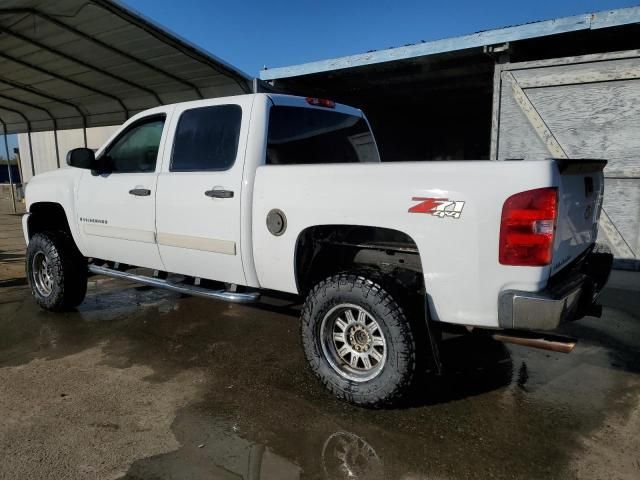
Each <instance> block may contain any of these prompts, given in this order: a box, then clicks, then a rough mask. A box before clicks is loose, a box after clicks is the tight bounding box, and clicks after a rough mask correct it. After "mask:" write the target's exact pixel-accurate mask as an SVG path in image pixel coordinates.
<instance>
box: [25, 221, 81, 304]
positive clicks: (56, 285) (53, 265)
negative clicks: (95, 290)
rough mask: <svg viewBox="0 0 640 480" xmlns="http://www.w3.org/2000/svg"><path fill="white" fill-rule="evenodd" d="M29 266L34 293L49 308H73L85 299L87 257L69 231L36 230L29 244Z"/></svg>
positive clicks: (30, 283)
mask: <svg viewBox="0 0 640 480" xmlns="http://www.w3.org/2000/svg"><path fill="white" fill-rule="evenodd" d="M26 269H27V278H28V279H29V285H30V286H31V293H32V294H33V296H34V298H35V299H36V302H38V305H40V306H41V307H42V308H44V309H45V310H51V311H56V312H57V311H64V310H69V309H71V308H73V307H76V306H78V305H79V304H80V303H82V300H84V297H85V295H86V293H87V261H86V259H85V258H84V257H83V256H82V255H81V254H80V252H79V251H78V249H77V248H76V246H75V244H74V243H73V240H72V239H71V238H70V237H69V236H68V235H67V234H65V233H62V232H44V233H36V234H35V235H34V236H33V237H32V238H31V240H30V241H29V246H28V247H27V258H26Z"/></svg>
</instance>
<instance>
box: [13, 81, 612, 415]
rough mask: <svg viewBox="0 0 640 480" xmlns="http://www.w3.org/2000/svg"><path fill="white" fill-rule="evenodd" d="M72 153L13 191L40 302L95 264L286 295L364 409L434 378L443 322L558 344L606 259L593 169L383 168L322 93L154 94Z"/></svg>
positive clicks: (71, 288) (238, 295) (145, 276)
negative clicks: (99, 142) (429, 375)
mask: <svg viewBox="0 0 640 480" xmlns="http://www.w3.org/2000/svg"><path fill="white" fill-rule="evenodd" d="M67 163H68V165H69V166H70V167H71V168H64V169H61V170H57V171H53V172H49V173H45V174H42V175H37V176H35V177H34V178H33V179H32V180H31V181H30V182H29V185H28V187H27V192H26V199H27V210H28V213H27V214H26V215H25V216H24V218H23V228H24V235H25V239H26V241H27V243H28V250H27V260H26V269H27V274H28V280H29V283H30V286H31V290H32V292H33V296H34V297H35V299H36V301H37V302H38V303H39V304H40V305H41V306H42V307H43V308H45V309H47V310H52V311H60V310H65V309H70V308H73V307H75V306H77V305H79V304H80V303H81V302H82V301H83V298H84V296H85V293H86V289H87V276H88V275H90V274H102V275H108V276H112V277H117V278H127V279H130V280H134V281H138V282H140V283H143V284H147V285H153V286H159V287H163V288H168V289H172V290H174V291H178V292H184V293H188V294H195V295H202V296H207V297H213V298H217V299H221V300H226V301H232V302H250V301H256V300H259V296H260V291H262V290H271V291H281V292H289V293H292V294H297V295H300V296H302V297H303V298H305V301H304V306H303V308H302V313H301V333H302V344H303V348H304V351H305V354H306V357H307V360H308V362H309V364H310V365H311V368H312V370H313V371H314V372H315V374H316V375H317V376H318V377H319V379H320V380H321V381H322V383H323V384H324V385H325V386H326V387H327V388H328V389H329V390H331V391H332V392H333V393H334V394H336V395H337V396H339V397H341V398H344V399H347V400H349V401H351V402H354V403H356V404H359V405H367V406H375V405H381V404H389V403H391V402H394V401H395V400H398V399H399V398H400V397H401V396H402V395H403V394H405V393H406V392H407V391H408V389H409V387H410V386H411V385H412V383H415V382H414V379H416V378H417V376H418V373H419V372H425V371H436V372H437V371H439V369H440V368H441V365H440V361H439V356H438V349H439V344H440V339H441V332H442V331H445V332H447V331H449V330H450V331H459V332H465V333H466V332H468V331H472V332H484V333H487V334H492V335H494V336H495V335H499V336H500V337H496V338H500V339H502V340H505V339H506V340H511V341H515V342H519V343H523V344H528V345H532V346H547V347H548V348H556V347H557V348H558V349H562V348H564V347H565V346H566V345H567V344H568V342H567V341H563V340H562V338H564V337H561V339H560V340H558V339H557V338H555V337H553V338H551V337H548V336H546V335H548V334H545V333H539V332H540V331H543V330H553V329H555V328H556V327H558V325H559V324H560V323H562V322H565V321H568V320H571V319H574V318H578V317H580V316H583V315H585V314H586V313H588V312H589V309H590V308H591V306H592V303H593V302H594V300H595V297H596V295H597V293H598V291H599V290H600V288H601V287H602V285H603V283H604V282H605V281H606V278H607V275H608V273H609V270H610V266H611V259H610V255H607V254H604V253H598V252H596V251H595V239H596V234H597V225H598V217H599V215H600V206H601V203H602V193H603V175H602V169H603V167H604V165H605V163H606V162H605V161H600V160H545V159H541V160H539V161H433V162H394V163H383V162H381V161H380V158H379V155H378V149H377V147H376V142H375V140H374V137H373V135H372V133H371V129H370V127H369V124H368V122H367V119H366V118H365V116H364V115H363V113H362V112H361V111H360V110H357V109H355V108H351V107H348V106H345V105H340V104H336V103H334V102H333V101H330V100H324V99H317V98H299V97H293V96H287V95H271V94H253V95H243V96H236V97H228V98H217V99H209V100H199V101H195V102H187V103H179V104H175V105H164V106H160V107H157V108H153V109H151V110H148V111H145V112H142V113H139V114H137V115H135V116H134V117H133V118H131V119H130V120H128V121H127V122H126V123H125V124H124V125H123V126H122V127H121V128H120V129H119V131H117V132H116V133H115V134H114V135H113V137H112V138H111V139H110V140H109V141H108V142H107V143H106V144H105V145H104V146H103V147H102V148H100V149H99V150H98V151H97V152H95V153H94V151H92V150H89V149H86V148H78V149H74V150H72V151H70V152H69V154H68V155H67ZM532 332H535V333H532ZM569 348H570V346H569Z"/></svg>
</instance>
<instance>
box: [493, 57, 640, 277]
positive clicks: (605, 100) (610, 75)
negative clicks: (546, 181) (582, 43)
mask: <svg viewBox="0 0 640 480" xmlns="http://www.w3.org/2000/svg"><path fill="white" fill-rule="evenodd" d="M495 81H496V82H497V85H496V88H495V92H496V94H495V98H494V115H493V125H492V142H491V158H493V159H495V160H505V159H512V158H525V159H534V158H545V157H566V158H606V159H607V160H609V164H608V165H607V168H606V169H605V178H606V180H605V198H604V212H605V213H604V214H603V216H602V219H601V225H600V227H601V228H600V230H601V236H600V238H599V241H603V242H604V243H607V244H609V246H610V247H611V248H612V250H613V251H614V253H615V254H616V257H617V259H618V260H622V261H619V262H617V263H618V264H619V265H621V266H624V265H625V263H626V264H627V265H629V266H632V267H634V268H637V267H638V264H639V263H640V262H639V261H638V260H640V51H637V50H633V51H626V52H614V53H607V54H597V55H587V56H581V57H569V58H561V59H552V60H542V61H536V62H522V63H507V64H499V65H496V75H495Z"/></svg>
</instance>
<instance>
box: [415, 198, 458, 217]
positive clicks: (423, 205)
mask: <svg viewBox="0 0 640 480" xmlns="http://www.w3.org/2000/svg"><path fill="white" fill-rule="evenodd" d="M411 200H413V201H414V202H420V203H418V204H417V205H414V206H413V207H411V208H409V213H427V214H430V215H433V216H435V217H440V218H444V217H449V218H460V215H462V209H463V208H464V202H461V201H456V200H449V199H448V198H423V197H413V198H412V199H411Z"/></svg>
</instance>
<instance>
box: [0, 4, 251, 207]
mask: <svg viewBox="0 0 640 480" xmlns="http://www.w3.org/2000/svg"><path fill="white" fill-rule="evenodd" d="M250 91H251V79H250V77H249V76H247V75H246V74H244V73H243V72H241V71H239V70H237V69H235V68H234V67H232V66H231V65H229V64H227V63H225V62H224V61H222V60H220V59H219V58H216V57H215V56H214V55H212V54H210V53H208V52H205V51H203V50H202V49H200V48H198V47H196V46H195V45H193V44H190V43H189V42H187V41H185V40H183V39H181V38H180V37H178V36H177V35H174V34H172V33H170V32H168V31H167V30H166V29H164V28H162V27H160V26H158V25H156V24H154V23H153V22H152V21H151V20H149V19H147V18H145V17H143V16H142V15H140V14H138V13H136V12H133V11H132V10H130V9H128V8H126V7H124V6H123V5H122V4H120V3H118V2H114V1H111V0H57V1H56V2H50V1H46V0H5V1H3V2H2V6H1V7H0V126H2V132H3V136H4V150H5V152H6V155H7V158H9V147H8V144H7V137H6V135H7V134H12V133H26V134H27V135H28V144H29V158H30V165H29V168H25V169H24V170H26V171H25V172H24V174H25V176H28V177H30V176H32V175H35V174H36V173H37V171H36V165H35V162H34V156H33V147H32V139H31V134H32V133H33V132H51V135H52V137H53V139H52V140H53V144H54V150H55V157H56V159H55V161H56V164H57V166H58V167H60V165H61V163H64V159H61V155H64V153H63V152H61V151H60V148H59V141H58V131H59V130H65V129H82V132H83V140H84V146H86V145H87V128H89V127H98V126H107V125H119V124H121V123H123V122H124V121H125V120H127V119H128V118H129V117H130V116H132V115H134V114H136V113H137V112H139V111H141V110H144V109H147V108H150V107H154V106H157V105H161V104H167V103H174V102H181V101H187V100H196V99H200V98H209V97H217V96H223V95H234V94H241V93H248V92H250ZM77 146H80V145H77ZM8 165H9V164H8ZM8 169H9V181H10V184H11V185H13V178H12V175H11V168H8ZM11 193H12V195H13V193H14V191H13V188H11ZM14 205H15V201H14Z"/></svg>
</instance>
